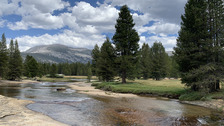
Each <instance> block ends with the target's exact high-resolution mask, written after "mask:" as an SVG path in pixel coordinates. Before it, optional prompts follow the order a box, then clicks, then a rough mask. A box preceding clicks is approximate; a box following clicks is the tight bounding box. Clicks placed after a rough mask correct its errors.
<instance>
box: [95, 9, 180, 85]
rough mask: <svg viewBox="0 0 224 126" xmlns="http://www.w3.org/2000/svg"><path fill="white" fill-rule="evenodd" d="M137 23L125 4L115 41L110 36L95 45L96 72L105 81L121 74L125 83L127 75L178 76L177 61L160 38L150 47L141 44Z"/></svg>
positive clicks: (136, 76)
mask: <svg viewBox="0 0 224 126" xmlns="http://www.w3.org/2000/svg"><path fill="white" fill-rule="evenodd" d="M134 25H135V24H134V22H133V18H132V15H131V14H130V11H129V9H128V7H127V6H126V5H125V6H122V7H121V9H120V13H119V18H118V19H117V24H116V25H115V29H116V32H115V34H114V36H113V38H112V42H111V41H110V40H109V38H107V39H106V40H105V42H104V43H103V44H102V46H101V48H100V47H99V46H98V45H95V47H94V49H93V50H92V58H93V60H92V71H93V74H94V75H96V76H98V78H99V79H100V80H102V81H111V80H113V79H114V77H115V76H120V77H121V79H122V83H126V78H128V79H135V78H141V77H143V78H144V79H148V78H153V79H156V80H160V79H162V78H165V77H175V78H177V77H178V76H179V75H178V70H177V69H178V65H177V63H176V62H175V60H174V59H173V58H172V57H169V56H168V55H167V53H166V52H165V48H164V47H163V45H162V43H161V42H155V43H154V44H153V46H152V47H151V48H150V47H149V45H148V44H145V43H144V44H143V46H142V48H141V49H140V48H139V44H138V42H139V35H138V33H137V32H136V30H135V29H134Z"/></svg>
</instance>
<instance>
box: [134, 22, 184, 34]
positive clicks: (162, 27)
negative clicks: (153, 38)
mask: <svg viewBox="0 0 224 126" xmlns="http://www.w3.org/2000/svg"><path fill="white" fill-rule="evenodd" d="M179 30H180V26H179V25H176V24H171V23H165V22H156V23H154V24H153V25H152V26H149V27H147V26H145V27H144V26H140V27H137V31H138V32H139V34H141V33H144V32H147V33H149V34H150V33H153V34H159V35H163V34H165V35H169V34H177V32H178V31H179Z"/></svg>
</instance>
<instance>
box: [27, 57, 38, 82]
mask: <svg viewBox="0 0 224 126" xmlns="http://www.w3.org/2000/svg"><path fill="white" fill-rule="evenodd" d="M24 69H25V70H24V71H25V72H24V75H25V76H27V77H31V78H33V77H36V76H37V75H38V70H39V69H38V63H37V61H36V60H35V59H34V58H33V57H32V56H29V55H27V56H26V59H25V62H24Z"/></svg>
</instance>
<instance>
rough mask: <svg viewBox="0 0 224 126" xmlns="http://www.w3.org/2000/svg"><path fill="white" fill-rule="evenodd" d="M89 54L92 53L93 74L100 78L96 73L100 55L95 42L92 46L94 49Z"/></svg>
mask: <svg viewBox="0 0 224 126" xmlns="http://www.w3.org/2000/svg"><path fill="white" fill-rule="evenodd" d="M91 55H92V58H93V59H92V71H93V75H96V76H97V77H98V78H99V80H101V79H100V77H99V74H98V63H99V62H98V60H99V57H100V49H99V46H98V45H97V44H96V45H95V46H94V49H93V50H92V53H91Z"/></svg>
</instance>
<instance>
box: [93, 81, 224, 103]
mask: <svg viewBox="0 0 224 126" xmlns="http://www.w3.org/2000/svg"><path fill="white" fill-rule="evenodd" d="M93 86H95V87H96V88H98V89H102V90H107V91H112V92H119V93H133V94H138V95H153V96H164V97H169V98H176V99H180V100H188V101H193V100H210V99H220V98H221V99H224V89H223V88H222V89H221V90H220V91H219V92H215V93H210V94H206V93H203V92H193V91H190V89H188V88H187V87H185V86H184V84H181V81H180V80H179V79H173V80H169V79H168V80H165V79H164V80H161V81H155V80H150V79H149V80H135V81H128V83H127V84H121V83H120V82H102V83H100V82H94V83H93ZM222 87H224V86H222Z"/></svg>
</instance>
